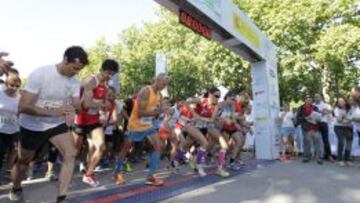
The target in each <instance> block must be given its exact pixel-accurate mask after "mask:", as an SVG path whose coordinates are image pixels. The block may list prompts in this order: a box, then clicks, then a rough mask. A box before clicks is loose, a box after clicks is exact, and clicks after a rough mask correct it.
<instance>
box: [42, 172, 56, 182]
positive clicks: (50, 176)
mask: <svg viewBox="0 0 360 203" xmlns="http://www.w3.org/2000/svg"><path fill="white" fill-rule="evenodd" d="M45 178H46V179H48V180H49V181H50V182H51V181H57V180H58V177H57V176H56V175H55V173H54V171H50V172H47V173H46V175H45Z"/></svg>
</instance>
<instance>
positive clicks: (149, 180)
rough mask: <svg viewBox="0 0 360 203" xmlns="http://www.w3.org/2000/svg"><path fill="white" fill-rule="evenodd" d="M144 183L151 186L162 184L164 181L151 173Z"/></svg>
mask: <svg viewBox="0 0 360 203" xmlns="http://www.w3.org/2000/svg"><path fill="white" fill-rule="evenodd" d="M145 184H147V185H153V186H163V185H164V181H163V180H161V179H160V178H157V177H155V176H154V175H151V176H148V177H147V178H146V181H145Z"/></svg>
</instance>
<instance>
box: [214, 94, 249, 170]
mask: <svg viewBox="0 0 360 203" xmlns="http://www.w3.org/2000/svg"><path fill="white" fill-rule="evenodd" d="M235 96H236V95H235V94H234V93H233V92H231V91H229V92H228V93H227V94H226V95H225V97H224V102H222V103H221V105H220V113H219V115H220V126H221V129H222V134H223V135H224V137H225V138H226V139H227V140H228V145H229V146H231V147H232V152H231V158H230V164H229V168H230V169H231V170H235V171H237V170H240V165H239V163H237V160H238V157H239V155H240V152H241V150H242V147H243V146H244V143H245V137H244V135H243V134H242V133H241V131H240V128H241V127H240V125H238V124H237V123H236V121H235V115H234V114H235Z"/></svg>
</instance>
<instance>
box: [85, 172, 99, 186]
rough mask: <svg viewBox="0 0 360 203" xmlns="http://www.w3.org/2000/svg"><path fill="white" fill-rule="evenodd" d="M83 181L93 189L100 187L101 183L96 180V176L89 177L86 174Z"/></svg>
mask: <svg viewBox="0 0 360 203" xmlns="http://www.w3.org/2000/svg"><path fill="white" fill-rule="evenodd" d="M82 181H83V182H84V183H86V184H88V185H90V186H91V187H97V186H99V184H100V183H99V181H97V180H96V177H95V174H91V175H89V176H87V175H86V174H84V175H83V179H82Z"/></svg>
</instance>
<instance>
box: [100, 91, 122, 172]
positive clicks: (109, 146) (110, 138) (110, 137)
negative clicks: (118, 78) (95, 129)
mask: <svg viewBox="0 0 360 203" xmlns="http://www.w3.org/2000/svg"><path fill="white" fill-rule="evenodd" d="M107 99H108V101H109V102H110V104H111V107H110V108H109V109H107V110H105V109H102V110H101V112H100V115H101V116H100V118H101V123H102V124H103V126H104V134H105V144H106V153H105V154H104V156H103V159H102V160H103V161H102V162H103V163H102V166H101V167H104V166H107V165H108V164H109V161H110V160H112V158H113V157H114V147H115V145H116V144H118V143H117V142H116V141H117V138H116V136H118V135H117V133H118V132H117V131H118V129H119V128H118V125H119V119H118V113H119V107H121V106H118V104H117V102H116V90H115V88H113V87H111V86H109V92H108V97H107Z"/></svg>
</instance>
